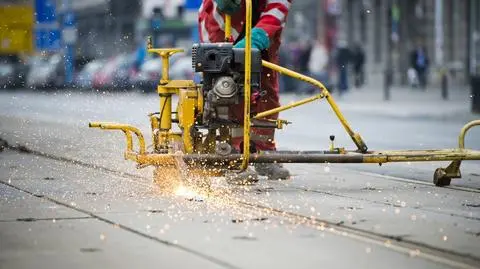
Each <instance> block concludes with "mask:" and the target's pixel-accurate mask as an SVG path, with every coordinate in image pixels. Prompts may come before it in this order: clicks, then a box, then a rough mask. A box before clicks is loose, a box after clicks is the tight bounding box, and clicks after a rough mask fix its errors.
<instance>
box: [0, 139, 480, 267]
mask: <svg viewBox="0 0 480 269" xmlns="http://www.w3.org/2000/svg"><path fill="white" fill-rule="evenodd" d="M0 143H1V141H0ZM3 147H4V148H6V149H9V150H13V151H16V152H18V153H21V154H31V155H35V156H40V157H43V158H47V159H51V160H54V161H59V162H64V163H69V164H73V165H78V166H81V167H84V168H89V169H94V170H100V171H103V172H105V173H108V174H113V175H117V176H120V177H122V178H125V179H127V180H131V182H132V183H135V184H138V185H140V186H144V187H151V185H148V184H142V182H138V181H135V180H134V179H143V180H149V178H147V177H143V176H139V175H135V174H131V173H125V172H121V171H118V170H115V169H111V168H108V167H104V166H99V165H95V164H91V163H87V162H83V161H79V160H74V159H70V158H66V157H61V156H56V155H53V154H49V153H44V152H40V151H36V150H32V149H29V148H27V147H25V146H21V145H15V146H12V145H9V144H8V143H5V142H4V143H3ZM0 183H1V184H4V185H7V186H9V187H11V188H15V189H17V190H19V191H22V192H24V193H27V194H29V195H31V196H34V197H37V198H41V199H46V200H48V201H50V202H53V203H55V204H58V205H61V206H65V207H68V208H70V209H73V210H76V211H78V212H81V213H84V214H86V215H88V216H90V217H92V218H95V219H98V220H100V221H102V222H105V223H108V224H112V225H117V226H118V227H120V228H122V229H123V230H125V231H128V232H131V233H134V234H136V235H138V236H141V237H144V238H148V239H150V240H153V241H156V242H158V243H161V244H164V245H168V246H174V247H177V248H179V249H182V250H184V251H187V252H189V253H192V254H194V255H197V256H200V257H202V258H204V259H207V260H209V261H212V262H214V263H216V264H218V265H221V266H223V267H225V268H237V267H235V266H234V265H231V264H229V263H227V262H225V261H222V260H220V259H218V258H215V257H211V256H208V255H206V254H203V253H201V252H198V251H196V250H193V249H189V248H188V247H184V246H180V245H177V244H174V243H172V242H169V241H166V240H162V239H160V238H158V237H155V236H151V235H149V234H145V233H142V232H141V231H139V230H136V229H133V228H130V227H128V226H124V225H122V224H119V223H117V222H115V221H113V220H111V219H108V218H106V217H103V216H100V215H98V214H96V213H95V212H92V211H89V210H86V209H82V208H79V207H77V206H72V205H70V204H67V203H65V202H62V201H60V200H58V199H55V198H52V197H49V196H44V195H40V194H35V193H33V192H30V191H28V190H26V189H23V188H21V187H18V186H15V185H13V184H11V183H8V182H5V181H3V180H0ZM410 183H415V182H410ZM422 183H425V182H422ZM423 185H427V184H423ZM432 185H433V184H432ZM298 190H299V191H302V190H303V191H306V190H307V189H305V188H303V189H302V188H298ZM308 191H312V190H308ZM460 191H465V190H463V189H462V190H460ZM211 198H212V199H216V197H215V196H212V197H211ZM347 198H352V199H355V198H354V197H347ZM230 205H237V206H240V207H243V208H245V209H247V210H252V211H255V212H258V211H259V210H260V211H262V212H263V213H264V214H265V215H269V216H276V217H280V218H283V219H285V220H286V221H288V222H289V223H291V224H294V225H302V226H306V227H309V228H313V229H316V230H320V231H325V232H329V233H332V234H334V235H338V236H343V237H348V238H350V239H352V240H356V241H360V242H364V243H368V244H372V245H376V246H379V247H384V248H387V249H390V250H392V251H395V252H398V253H402V254H404V255H408V256H411V257H418V258H422V259H425V260H429V261H432V262H435V263H439V264H443V265H447V266H450V267H452V268H462V269H471V268H479V267H478V264H480V258H478V257H474V256H471V255H468V254H464V253H459V252H456V251H451V250H445V249H441V248H437V247H434V246H431V245H428V244H424V243H421V242H416V241H410V240H405V239H404V238H400V237H396V236H391V235H385V234H379V233H375V232H372V231H367V230H363V229H360V228H355V227H351V226H346V225H339V224H338V223H334V222H331V221H329V220H325V219H320V218H316V217H312V216H307V215H303V214H299V213H295V212H290V211H286V210H282V209H278V208H274V207H270V206H265V205H262V204H257V203H250V202H246V201H242V200H239V199H235V198H232V201H231V202H230Z"/></svg>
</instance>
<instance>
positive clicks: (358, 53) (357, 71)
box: [351, 42, 365, 88]
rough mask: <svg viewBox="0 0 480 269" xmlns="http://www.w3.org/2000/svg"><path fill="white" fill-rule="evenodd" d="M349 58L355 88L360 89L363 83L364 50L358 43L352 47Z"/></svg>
mask: <svg viewBox="0 0 480 269" xmlns="http://www.w3.org/2000/svg"><path fill="white" fill-rule="evenodd" d="M351 56H352V59H351V60H352V65H353V74H354V78H355V87H357V88H360V87H362V86H363V84H364V83H365V50H364V49H363V47H362V45H361V44H360V43H359V42H356V43H355V44H354V45H353V48H352V55H351Z"/></svg>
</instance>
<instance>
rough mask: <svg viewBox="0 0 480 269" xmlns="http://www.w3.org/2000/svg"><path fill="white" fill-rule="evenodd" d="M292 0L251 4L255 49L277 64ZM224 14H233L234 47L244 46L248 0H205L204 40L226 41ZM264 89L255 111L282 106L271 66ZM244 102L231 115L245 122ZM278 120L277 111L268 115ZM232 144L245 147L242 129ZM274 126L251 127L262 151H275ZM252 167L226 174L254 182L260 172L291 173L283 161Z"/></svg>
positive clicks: (235, 131) (236, 131)
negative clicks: (253, 168) (265, 127)
mask: <svg viewBox="0 0 480 269" xmlns="http://www.w3.org/2000/svg"><path fill="white" fill-rule="evenodd" d="M290 5H291V0H253V3H252V7H253V10H252V26H253V28H252V31H251V41H252V48H254V49H258V50H260V51H262V58H263V59H264V60H266V61H270V62H273V63H278V51H279V47H280V40H281V35H282V30H283V27H284V25H285V22H286V17H287V14H288V10H289V8H290ZM225 14H229V15H231V25H232V36H231V39H232V40H233V41H234V47H235V48H245V38H244V35H245V23H244V22H245V2H244V1H242V0H203V1H202V5H201V7H200V10H199V16H198V20H199V23H198V25H199V35H200V40H201V42H207V43H208V42H224V41H225V33H224V30H225ZM261 83H262V90H264V91H265V92H266V94H264V95H262V96H261V97H260V99H259V100H258V101H257V102H256V103H255V104H253V105H252V112H257V113H258V112H263V111H267V110H270V109H273V108H276V107H279V106H280V100H279V88H278V73H277V72H274V71H273V70H271V69H268V68H263V70H262V78H261ZM243 110H244V109H243V102H242V104H238V105H234V106H231V107H230V109H229V114H230V115H229V118H230V119H232V120H236V121H240V122H243ZM268 118H269V119H277V118H278V113H277V114H275V115H272V116H270V117H268ZM231 133H232V146H233V148H234V149H235V151H237V152H240V151H241V150H243V148H242V142H243V128H232V132H231ZM274 134H275V130H274V129H262V128H252V129H251V139H252V144H253V146H254V147H255V148H256V149H258V150H261V151H274V150H276V145H275V139H274ZM255 170H256V171H254V170H252V169H251V168H249V169H247V170H245V171H243V172H241V173H233V174H230V175H228V176H227V178H228V179H229V181H233V182H235V181H236V182H239V183H244V182H255V181H257V180H258V175H264V176H268V178H269V179H275V180H280V179H287V178H289V177H290V172H289V171H288V170H287V169H286V168H284V167H283V166H282V165H281V164H277V163H272V164H256V165H255Z"/></svg>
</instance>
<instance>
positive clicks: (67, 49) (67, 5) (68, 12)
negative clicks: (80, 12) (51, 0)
mask: <svg viewBox="0 0 480 269" xmlns="http://www.w3.org/2000/svg"><path fill="white" fill-rule="evenodd" d="M62 10H63V24H62V25H63V32H62V36H63V44H64V54H65V57H64V59H65V86H71V85H72V84H73V76H74V69H75V46H74V44H75V42H76V39H77V32H76V29H75V15H74V13H73V3H72V0H63V2H62Z"/></svg>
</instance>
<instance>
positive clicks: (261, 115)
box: [253, 93, 325, 119]
mask: <svg viewBox="0 0 480 269" xmlns="http://www.w3.org/2000/svg"><path fill="white" fill-rule="evenodd" d="M323 97H325V95H324V94H323V93H320V94H317V95H315V96H312V97H309V98H305V99H303V100H300V101H297V102H294V103H291V104H288V105H284V106H280V107H277V108H274V109H270V110H267V111H264V112H260V113H258V114H257V115H255V117H253V118H254V119H261V118H265V117H268V116H270V115H272V114H276V113H279V112H282V111H285V110H288V109H291V108H294V107H297V106H301V105H304V104H308V103H310V102H313V101H315V100H318V99H322V98H323Z"/></svg>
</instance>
